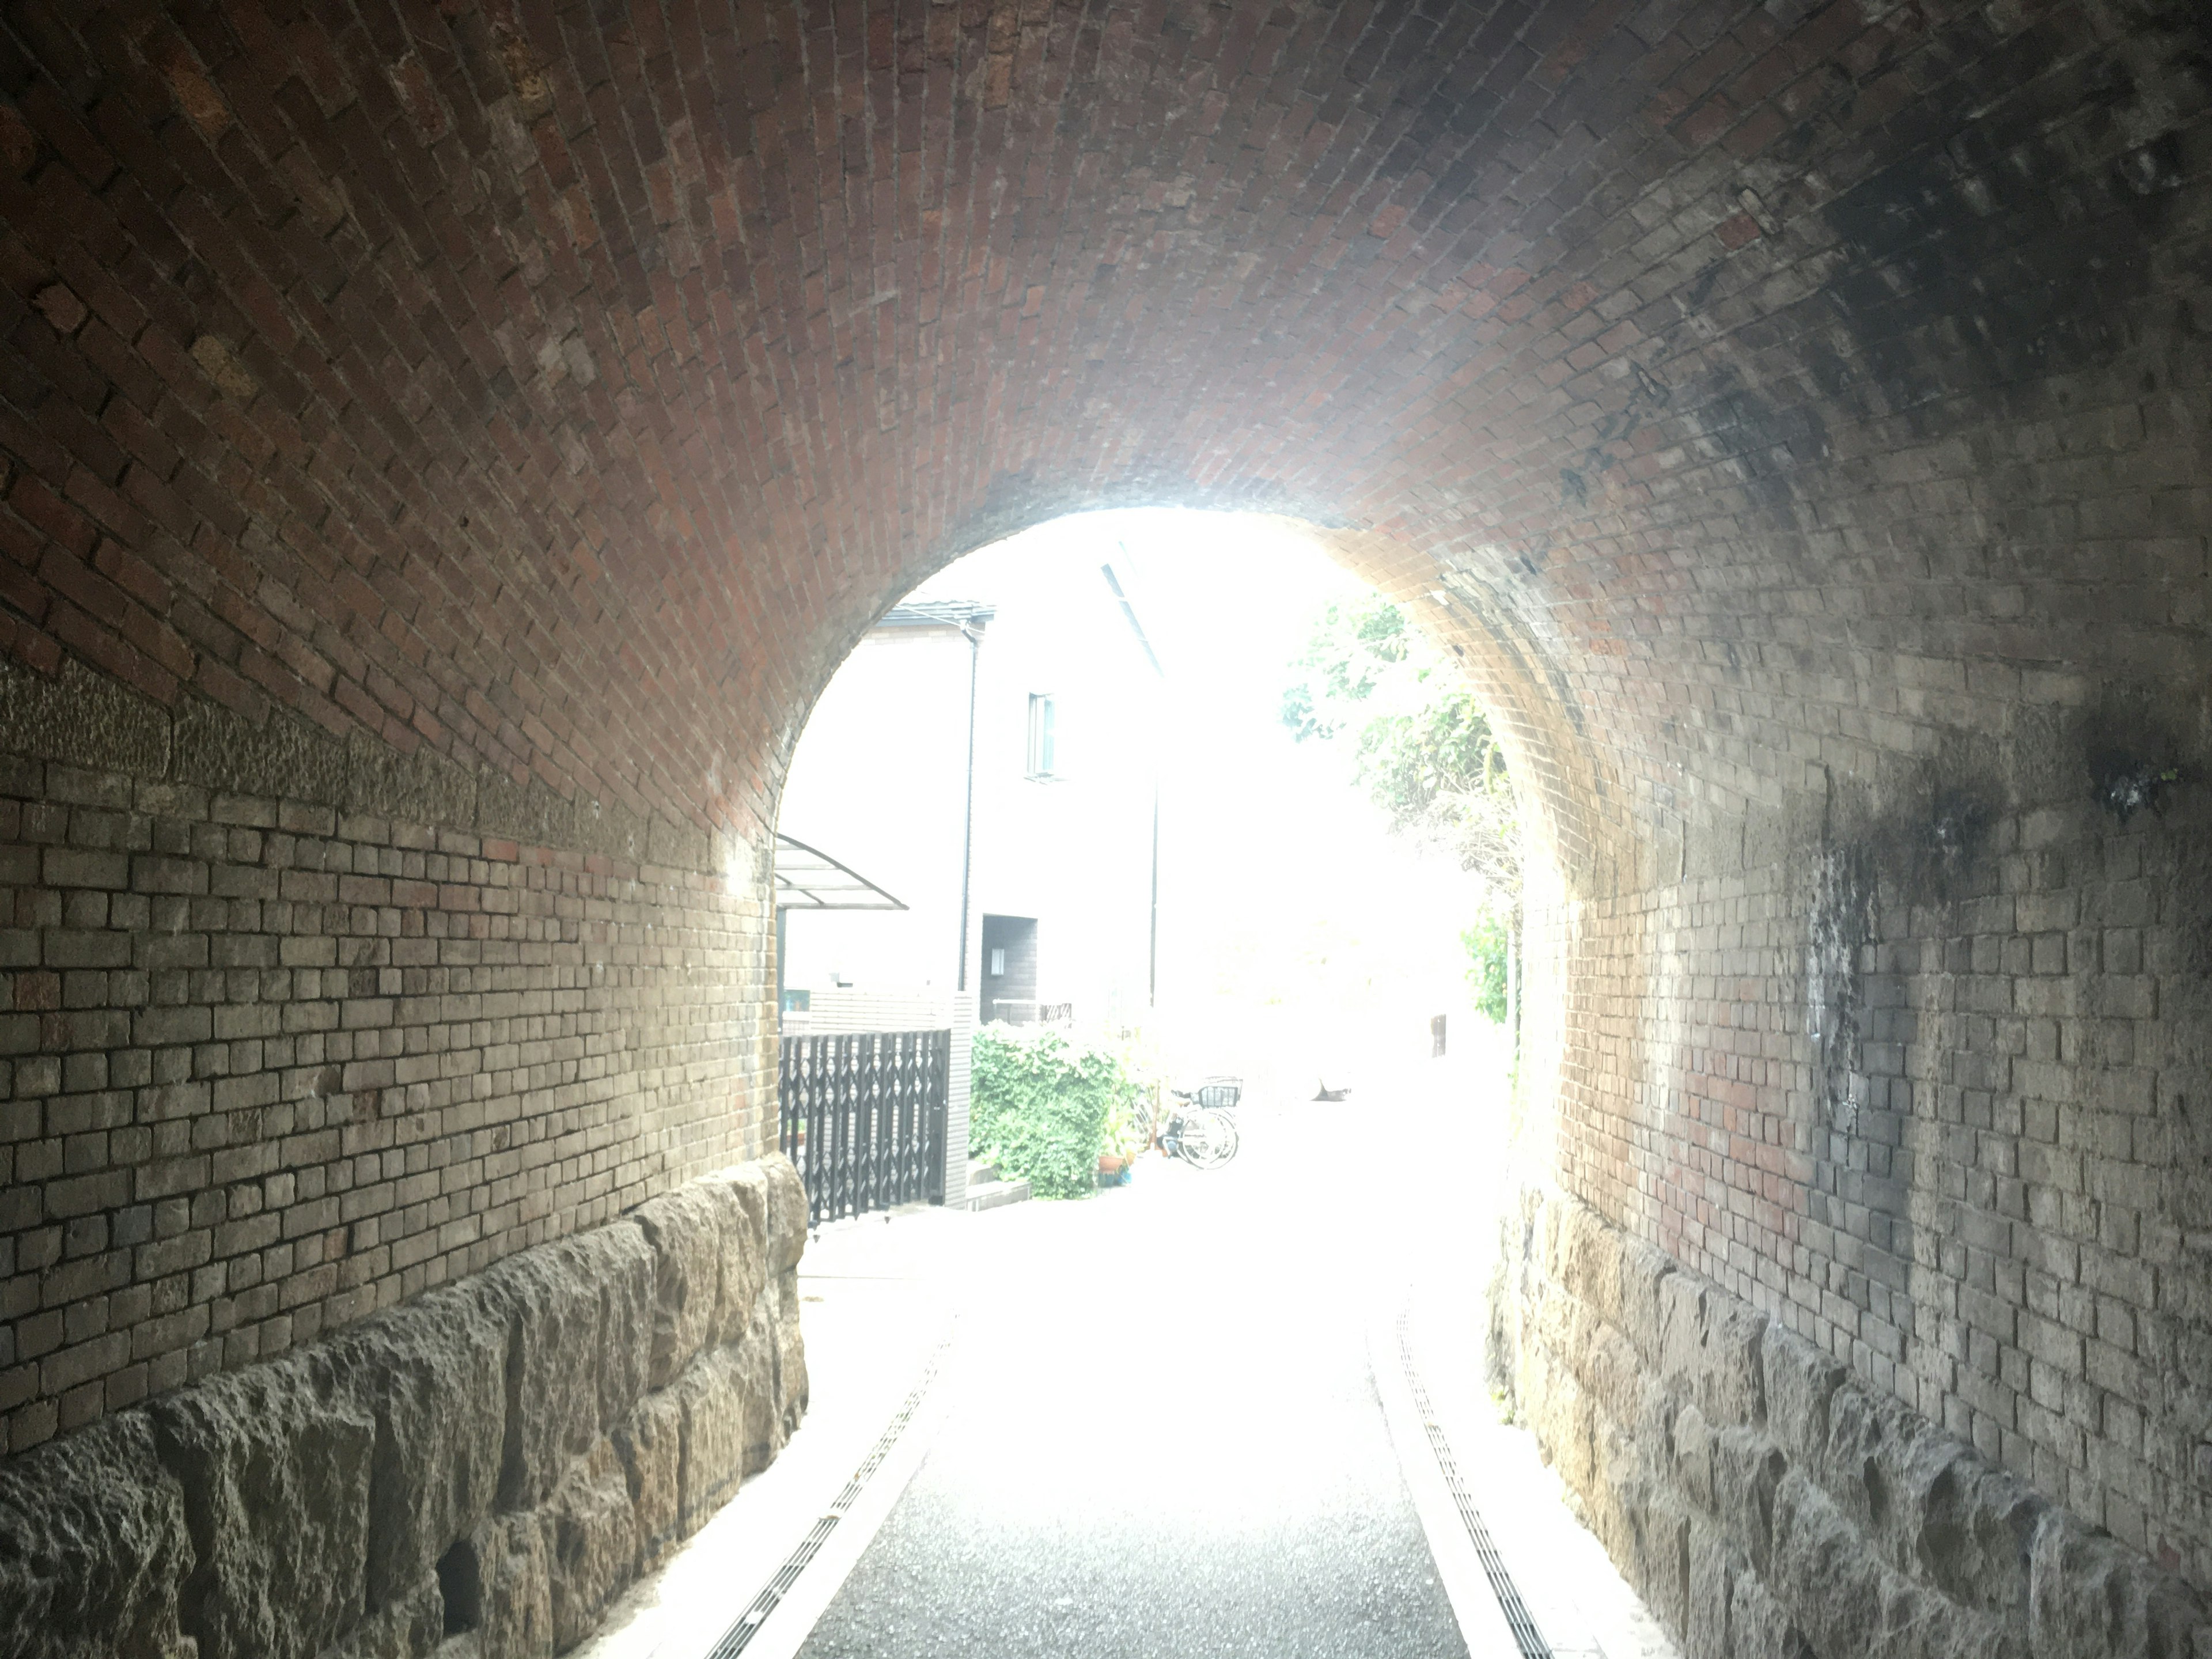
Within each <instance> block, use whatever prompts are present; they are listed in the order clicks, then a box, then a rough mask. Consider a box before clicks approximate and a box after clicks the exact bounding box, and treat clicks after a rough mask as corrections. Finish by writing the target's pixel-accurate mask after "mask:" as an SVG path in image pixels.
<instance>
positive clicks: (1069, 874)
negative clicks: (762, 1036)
mask: <svg viewBox="0 0 2212 1659" xmlns="http://www.w3.org/2000/svg"><path fill="white" fill-rule="evenodd" d="M974 580H975V579H974V577H973V575H972V574H971V575H970V576H969V578H968V579H967V583H965V584H963V578H962V574H961V570H960V568H959V567H956V568H954V569H953V570H951V571H949V572H947V573H945V575H943V576H940V577H939V578H938V579H936V580H934V581H933V582H932V583H930V584H927V585H926V586H924V587H923V588H922V589H920V590H918V591H917V592H916V593H915V595H913V596H912V597H910V598H909V599H908V601H907V602H906V603H905V604H903V605H899V606H898V607H896V609H894V610H893V611H890V613H889V614H888V615H886V616H885V617H884V618H883V620H882V621H881V622H879V623H878V624H877V625H876V627H875V628H874V629H872V630H871V631H870V632H869V634H868V635H866V637H865V638H864V639H863V640H862V641H860V645H859V646H858V647H855V648H854V652H853V654H852V656H851V657H850V658H848V659H847V660H846V662H845V664H844V665H843V666H842V667H841V668H840V669H839V670H838V671H837V674H836V678H834V679H833V680H831V682H830V684H829V689H828V690H826V691H825V692H824V693H823V696H822V700H821V702H819V703H817V705H816V707H815V709H814V712H813V714H812V716H811V719H810V720H809V721H808V723H807V727H806V730H805V733H804V735H803V736H802V737H801V738H800V740H799V748H798V751H797V753H796V755H795V756H794V757H793V763H792V770H791V775H790V778H789V781H787V784H786V787H785V790H784V797H783V809H782V817H781V823H780V824H779V826H778V828H779V829H781V832H782V833H783V834H784V835H785V836H789V837H791V838H792V839H793V840H794V841H797V842H802V843H805V845H806V846H808V847H811V848H817V849H818V850H819V851H820V852H822V853H823V854H828V855H829V857H831V858H833V859H835V860H838V861H839V862H840V863H842V864H844V865H846V866H850V868H851V869H853V870H854V871H856V872H859V873H860V875H862V876H865V877H866V879H867V880H868V881H870V882H872V883H873V884H876V885H877V886H878V887H879V888H881V889H883V890H884V891H885V892H887V893H889V894H890V895H891V896H894V897H895V898H896V899H897V900H899V901H900V902H902V903H903V904H904V905H905V907H906V908H904V909H902V910H897V911H889V912H885V911H823V912H811V913H810V912H805V911H798V910H794V911H790V912H787V913H784V914H783V915H781V917H780V924H781V925H780V939H781V957H780V961H781V983H782V988H783V993H784V996H783V1001H784V1006H785V1009H786V1016H785V1030H787V1031H791V1032H798V1031H809V1030H811V1031H823V1030H894V1029H914V1028H921V1027H927V1026H938V1025H945V1024H951V1025H952V1026H953V1027H954V1028H955V1029H956V1030H964V1029H965V1028H967V1027H969V1025H971V1024H975V1023H981V1022H987V1021H989V1020H992V1019H1007V1020H1012V1021H1014V1022H1016V1023H1024V1024H1025V1023H1029V1022H1030V1021H1033V1020H1036V1019H1037V1018H1051V1019H1073V1020H1074V1021H1075V1022H1077V1023H1079V1024H1084V1025H1104V1026H1109V1027H1119V1026H1127V1025H1131V1024H1137V1023H1139V1021H1141V1020H1142V1019H1143V1018H1145V1017H1146V1012H1147V1011H1148V1010H1149V1008H1150V1006H1151V1004H1152V997H1153V994H1154V987H1155V983H1156V976H1157V968H1158V958H1157V894H1158V775H1159V774H1158V754H1159V737H1160V720H1161V719H1162V714H1163V705H1164V695H1163V693H1164V688H1163V684H1162V678H1161V674H1160V671H1159V667H1158V661H1157V659H1156V658H1155V657H1154V654H1153V650H1152V644H1151V642H1150V641H1148V640H1147V638H1146V635H1145V632H1144V629H1143V626H1142V623H1141V621H1140V620H1139V616H1138V612H1137V610H1136V608H1135V604H1134V592H1133V575H1132V573H1131V571H1130V569H1129V568H1128V566H1127V562H1126V560H1125V559H1123V558H1121V557H1120V556H1116V555H1115V553H1114V550H1113V549H1112V547H1111V544H1109V545H1108V547H1107V548H1106V550H1104V552H1103V553H1102V555H1101V556H1098V557H1095V558H1092V559H1091V560H1089V561H1087V562H1085V561H1080V560H1075V561H1071V560H1069V559H1066V558H1060V557H1040V558H1036V559H1033V560H1030V561H1027V562H1013V561H1007V560H999V561H994V562H993V568H992V569H991V573H990V577H989V580H988V582H987V586H988V588H989V590H990V591H989V592H974V591H971V590H970V586H969V584H972V583H973V581H974ZM965 1047H966V1044H965V1042H964V1040H957V1041H956V1042H955V1044H954V1051H955V1056H956V1066H958V1067H961V1068H962V1069H964V1062H965V1058H966V1055H965V1052H964V1051H965ZM958 1092H962V1091H959V1090H957V1089H956V1093H958ZM963 1122H964V1117H963ZM961 1152H964V1139H962V1138H956V1155H955V1158H954V1159H953V1161H954V1162H955V1163H957V1162H959V1154H960V1153H961ZM952 1178H953V1177H952V1176H951V1173H950V1172H948V1180H951V1179H952Z"/></svg>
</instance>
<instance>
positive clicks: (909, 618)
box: [876, 599, 999, 628]
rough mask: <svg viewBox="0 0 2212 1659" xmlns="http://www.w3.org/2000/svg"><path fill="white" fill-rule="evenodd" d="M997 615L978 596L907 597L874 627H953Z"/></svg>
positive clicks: (978, 621)
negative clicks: (945, 597) (960, 597)
mask: <svg viewBox="0 0 2212 1659" xmlns="http://www.w3.org/2000/svg"><path fill="white" fill-rule="evenodd" d="M998 614H999V612H998V609H997V607H996V606H994V605H986V604H984V603H983V601H982V600H981V599H908V601H907V602H906V603H905V604H904V605H893V606H892V607H891V608H890V610H888V611H884V614H883V615H882V616H881V617H878V618H877V620H876V626H877V627H878V628H957V627H959V626H960V625H961V624H962V623H986V622H988V621H990V620H991V618H992V617H995V616H997V615H998Z"/></svg>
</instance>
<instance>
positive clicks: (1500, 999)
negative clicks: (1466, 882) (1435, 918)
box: [1459, 914, 1513, 1022]
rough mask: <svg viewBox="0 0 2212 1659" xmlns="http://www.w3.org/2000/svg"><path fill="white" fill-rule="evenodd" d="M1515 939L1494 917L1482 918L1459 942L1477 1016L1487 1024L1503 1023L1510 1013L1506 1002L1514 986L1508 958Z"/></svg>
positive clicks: (1464, 933) (1460, 937) (1493, 915)
mask: <svg viewBox="0 0 2212 1659" xmlns="http://www.w3.org/2000/svg"><path fill="white" fill-rule="evenodd" d="M1512 939H1513V935H1512V930H1511V927H1510V924H1509V923H1508V922H1507V921H1505V919H1504V917H1502V916H1499V915H1495V914H1492V915H1486V916H1485V917H1483V918H1482V920H1481V921H1478V922H1476V923H1475V924H1474V927H1469V928H1466V929H1464V930H1463V931H1462V933H1460V936H1459V942H1460V943H1461V944H1462V945H1464V946H1466V947H1467V983H1468V989H1469V990H1470V991H1472V992H1473V993H1474V1012H1477V1013H1478V1014H1480V1015H1481V1016H1482V1017H1483V1018H1485V1019H1487V1020H1494V1021H1499V1022H1503V1021H1504V1019H1505V1018H1506V1017H1507V1016H1508V1014H1509V1013H1510V1012H1511V1011H1510V1008H1509V1007H1508V1006H1507V996H1508V993H1509V989H1510V983H1511V981H1510V979H1509V977H1508V974H1509V971H1510V970H1509V969H1508V968H1507V966H1506V957H1507V953H1508V952H1509V951H1510V950H1511V949H1512Z"/></svg>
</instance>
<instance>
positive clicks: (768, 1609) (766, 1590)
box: [707, 1334, 952, 1659]
mask: <svg viewBox="0 0 2212 1659" xmlns="http://www.w3.org/2000/svg"><path fill="white" fill-rule="evenodd" d="M951 1346H952V1339H951V1336H950V1335H949V1334H948V1335H947V1336H946V1337H945V1340H943V1341H942V1342H940V1343H939V1344H938V1345H937V1347H936V1350H935V1351H934V1352H932V1353H931V1355H930V1356H929V1363H928V1364H927V1365H926V1366H924V1367H923V1369H922V1373H921V1381H920V1382H918V1383H915V1385H914V1392H913V1393H911V1394H909V1395H907V1397H906V1402H905V1403H904V1404H903V1405H902V1406H901V1407H899V1408H898V1414H897V1415H896V1416H895V1417H893V1418H892V1419H891V1420H890V1425H888V1426H887V1427H886V1428H885V1429H884V1431H883V1433H882V1435H881V1436H880V1437H878V1439H877V1441H876V1443H875V1445H874V1447H873V1448H872V1449H871V1450H870V1451H869V1453H868V1455H867V1456H866V1458H864V1459H863V1460H862V1461H861V1463H860V1468H857V1469H855V1470H854V1471H853V1478H852V1479H851V1480H848V1481H847V1482H846V1483H845V1486H844V1489H843V1490H842V1492H839V1493H838V1494H837V1496H836V1498H834V1499H833V1500H832V1501H831V1503H830V1504H829V1508H828V1509H826V1510H823V1512H822V1516H821V1518H820V1519H819V1520H817V1521H816V1522H815V1523H814V1524H813V1525H812V1526H811V1527H809V1528H807V1529H806V1536H805V1537H804V1538H802V1539H801V1540H799V1547H798V1548H797V1549H795V1550H793V1551H792V1553H790V1555H789V1556H787V1557H786V1558H785V1560H784V1563H783V1565H781V1566H780V1567H778V1568H777V1569H776V1570H775V1573H774V1574H773V1575H772V1576H771V1577H769V1581H768V1583H765V1584H763V1585H762V1586H761V1589H760V1594H759V1595H756V1596H754V1597H753V1599H752V1601H751V1602H750V1604H749V1605H748V1606H747V1607H746V1608H745V1610H744V1612H743V1613H739V1614H738V1619H737V1622H736V1623H735V1624H733V1625H732V1626H730V1627H729V1629H727V1630H726V1631H724V1632H722V1639H721V1640H720V1641H719V1642H717V1643H715V1644H714V1646H713V1648H711V1649H710V1650H708V1655H707V1659H737V1656H738V1655H739V1654H741V1653H743V1652H744V1650H745V1648H746V1646H747V1644H750V1642H751V1641H752V1639H753V1638H754V1637H755V1636H757V1635H758V1634H759V1633H760V1627H761V1626H763V1624H765V1623H766V1622H767V1621H768V1616H769V1614H770V1613H774V1612H775V1609H776V1606H777V1604H778V1603H779V1602H781V1601H782V1600H783V1598H784V1597H785V1596H787V1595H790V1594H791V1587H792V1586H793V1584H796V1583H798V1582H799V1574H800V1573H802V1572H804V1571H806V1564H807V1563H808V1562H810V1561H811V1560H813V1559H814V1558H815V1557H816V1556H817V1555H819V1554H820V1553H822V1547H823V1545H824V1544H826V1543H828V1542H829V1534H831V1533H833V1532H835V1531H836V1530H837V1523H838V1522H840V1521H842V1520H843V1519H844V1518H845V1516H846V1515H847V1513H848V1511H850V1510H851V1509H852V1507H853V1505H854V1504H855V1503H857V1502H858V1501H859V1500H860V1493H861V1492H863V1491H865V1490H866V1487H867V1484H868V1482H869V1481H870V1480H873V1479H874V1478H875V1474H876V1471H877V1470H878V1469H880V1468H883V1466H884V1459H885V1458H887V1457H889V1456H890V1453H891V1448H892V1447H894V1446H896V1444H898V1438H899V1436H901V1435H902V1434H903V1433H905V1432H906V1427H907V1425H908V1424H909V1423H911V1422H913V1421H914V1417H915V1413H916V1412H918V1411H920V1410H921V1402H922V1401H923V1400H924V1399H925V1398H926V1397H927V1395H928V1393H929V1386H930V1384H931V1383H934V1382H935V1381H936V1380H937V1367H938V1364H939V1362H940V1361H941V1360H942V1359H943V1358H945V1350H946V1349H948V1348H950V1347H951Z"/></svg>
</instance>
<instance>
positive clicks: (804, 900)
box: [775, 835, 906, 910]
mask: <svg viewBox="0 0 2212 1659" xmlns="http://www.w3.org/2000/svg"><path fill="white" fill-rule="evenodd" d="M775 908H777V909H779V910H903V909H905V908H906V906H905V905H903V904H902V903H901V902H899V901H898V900H896V899H895V898H893V897H892V896H890V894H889V893H886V892H885V891H884V890H883V889H882V888H880V887H878V886H877V885H876V884H875V883H873V882H872V881H870V880H869V879H868V878H866V876H864V875H862V874H860V872H859V871H857V870H854V869H850V868H848V867H847V866H844V865H842V864H840V863H838V862H837V860H835V859H833V858H831V857H830V856H829V854H827V853H820V852H817V851H816V850H815V849H814V848H811V847H809V846H808V845H807V844H806V843H805V842H803V841H793V839H792V838H791V837H790V836H784V835H779V836H777V837H776V838H775Z"/></svg>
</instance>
